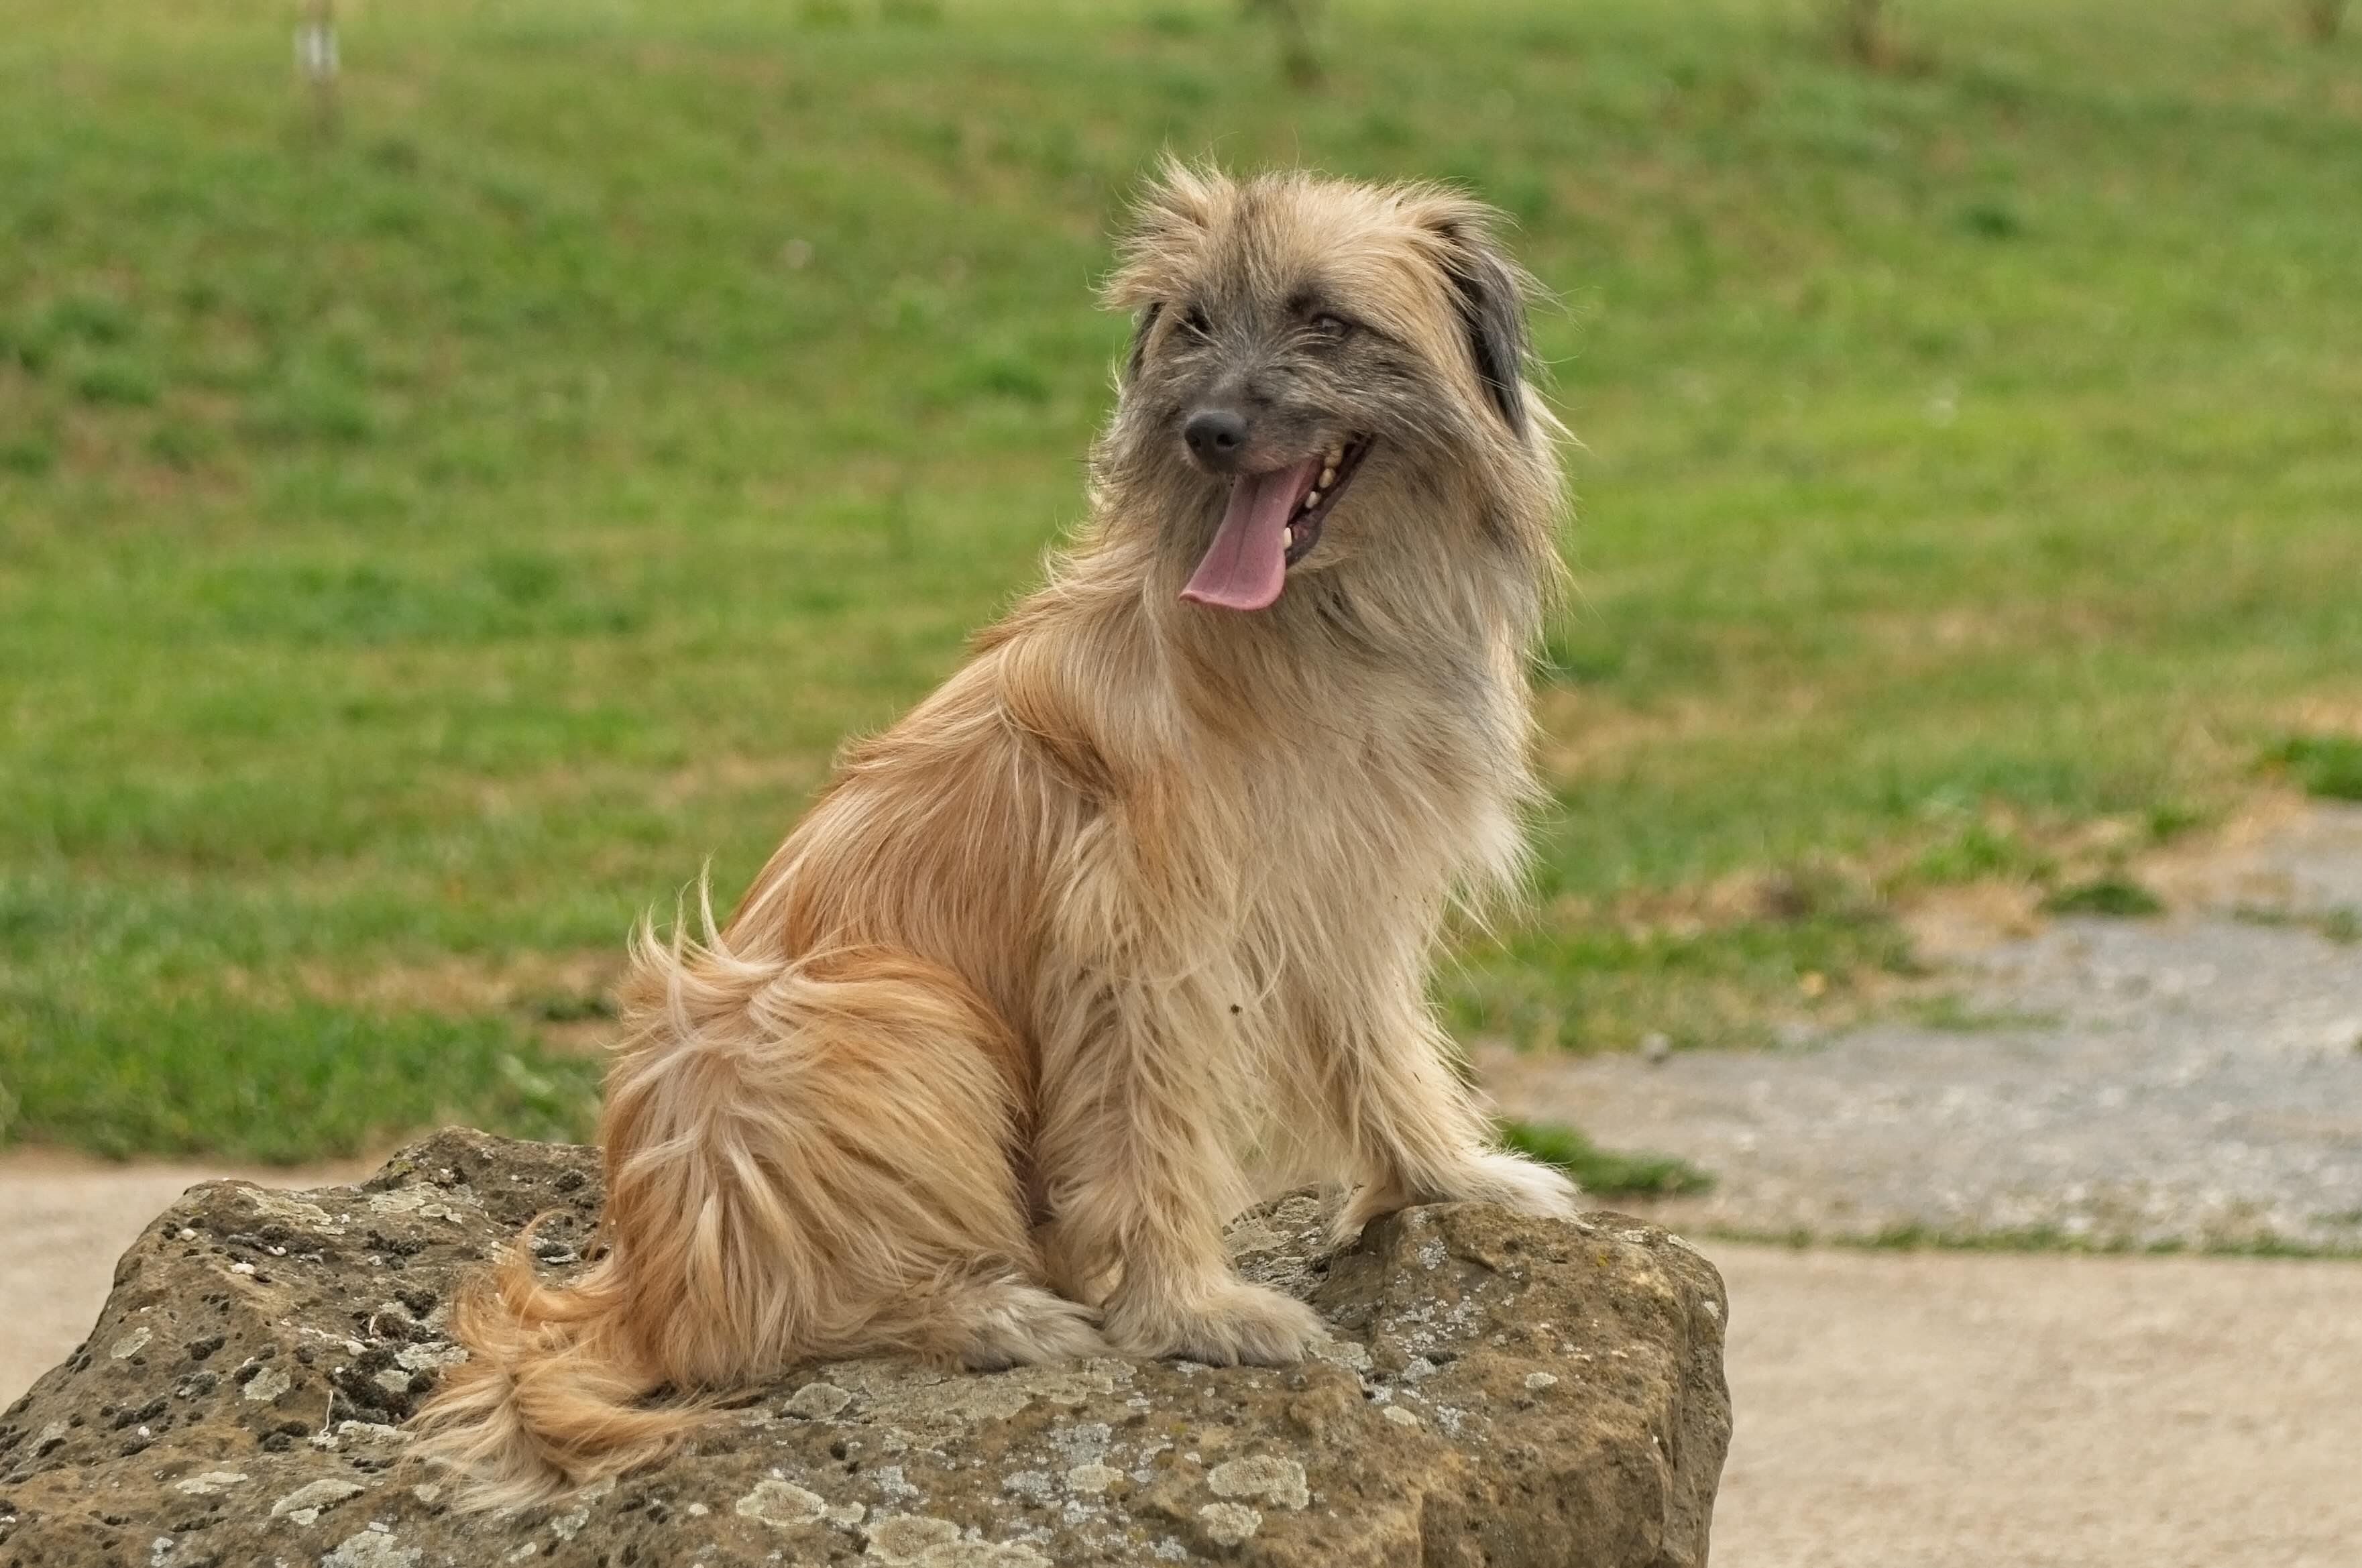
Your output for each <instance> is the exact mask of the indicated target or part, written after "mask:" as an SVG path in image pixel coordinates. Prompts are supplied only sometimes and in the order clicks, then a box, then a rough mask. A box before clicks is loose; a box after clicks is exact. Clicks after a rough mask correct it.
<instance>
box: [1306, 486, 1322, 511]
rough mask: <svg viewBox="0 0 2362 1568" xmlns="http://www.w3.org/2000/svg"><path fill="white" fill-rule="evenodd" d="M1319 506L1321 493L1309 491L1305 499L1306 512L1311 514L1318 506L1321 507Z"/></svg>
mask: <svg viewBox="0 0 2362 1568" xmlns="http://www.w3.org/2000/svg"><path fill="white" fill-rule="evenodd" d="M1319 504H1320V492H1319V491H1317V490H1315V491H1307V492H1306V493H1305V497H1304V510H1305V511H1307V512H1309V511H1311V510H1312V509H1313V508H1314V507H1316V506H1318V505H1319Z"/></svg>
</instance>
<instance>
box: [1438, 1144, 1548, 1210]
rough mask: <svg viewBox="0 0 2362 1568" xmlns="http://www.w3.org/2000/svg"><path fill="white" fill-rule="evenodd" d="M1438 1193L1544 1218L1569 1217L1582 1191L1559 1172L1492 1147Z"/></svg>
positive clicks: (1453, 1198) (1453, 1199)
mask: <svg viewBox="0 0 2362 1568" xmlns="http://www.w3.org/2000/svg"><path fill="white" fill-rule="evenodd" d="M1442 1196H1443V1197H1444V1198H1446V1199H1447V1200H1449V1201H1452V1202H1458V1203H1497V1204H1499V1205H1500V1206H1501V1207H1502V1208H1504V1209H1510V1210H1512V1211H1514V1212H1516V1213H1518V1214H1531V1215H1534V1216H1537V1217H1538V1218H1540V1219H1544V1220H1572V1219H1573V1218H1574V1216H1575V1215H1576V1214H1577V1213H1578V1212H1579V1211H1580V1210H1581V1209H1582V1203H1581V1198H1582V1196H1583V1193H1582V1189H1581V1188H1579V1187H1576V1186H1575V1185H1574V1183H1573V1182H1572V1181H1570V1180H1568V1179H1567V1177H1566V1175H1565V1173H1564V1172H1562V1171H1556V1170H1552V1169H1551V1167H1550V1166H1548V1165H1540V1164H1538V1163H1536V1162H1535V1161H1532V1160H1529V1159H1528V1158H1526V1157H1525V1156H1524V1155H1523V1154H1510V1153H1509V1152H1508V1151H1507V1150H1506V1149H1493V1150H1488V1151H1487V1152H1485V1153H1484V1154H1478V1155H1476V1156H1475V1157H1474V1158H1473V1159H1471V1160H1470V1161H1469V1162H1468V1164H1467V1165H1465V1166H1463V1167H1462V1169H1461V1170H1460V1171H1458V1172H1456V1173H1455V1174H1454V1176H1453V1178H1452V1180H1451V1187H1450V1190H1448V1191H1447V1192H1445V1193H1444V1194H1443V1195H1442Z"/></svg>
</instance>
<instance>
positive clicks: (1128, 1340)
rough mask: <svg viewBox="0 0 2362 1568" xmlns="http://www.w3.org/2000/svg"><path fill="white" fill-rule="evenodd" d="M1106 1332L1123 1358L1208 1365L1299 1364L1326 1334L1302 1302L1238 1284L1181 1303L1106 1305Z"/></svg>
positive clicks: (1156, 1301) (1116, 1303) (1252, 1286)
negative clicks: (1194, 1362)
mask: <svg viewBox="0 0 2362 1568" xmlns="http://www.w3.org/2000/svg"><path fill="white" fill-rule="evenodd" d="M1105 1331H1106V1333H1107V1337H1108V1339H1109V1342H1111V1343H1113V1344H1114V1346H1115V1347H1116V1349H1118V1350H1120V1351H1121V1352H1123V1353H1125V1354H1126V1355H1136V1356H1142V1357H1165V1356H1171V1357H1176V1358H1178V1359H1181V1360H1185V1361H1197V1362H1203V1363H1205V1364H1207V1365H1209V1366H1231V1365H1235V1364H1238V1363H1241V1362H1244V1363H1247V1364H1251V1365H1255V1366H1283V1365H1286V1364H1288V1363H1291V1362H1298V1361H1302V1360H1303V1359H1304V1357H1305V1355H1306V1354H1307V1353H1308V1351H1309V1350H1310V1348H1311V1346H1312V1344H1313V1343H1314V1342H1316V1341H1319V1340H1322V1339H1325V1338H1327V1337H1328V1333H1329V1331H1328V1329H1327V1328H1326V1326H1324V1325H1323V1324H1322V1323H1321V1321H1320V1315H1319V1313H1317V1312H1315V1311H1313V1310H1312V1309H1311V1308H1309V1307H1307V1306H1306V1305H1305V1304H1304V1303H1303V1302H1301V1301H1298V1300H1297V1299H1296V1298H1294V1297H1288V1296H1282V1295H1281V1294H1280V1293H1279V1292H1278V1291H1276V1290H1266V1289H1264V1287H1263V1286H1259V1285H1248V1284H1245V1283H1244V1282H1236V1283H1233V1284H1231V1285H1230V1286H1225V1287H1224V1288H1223V1289H1221V1290H1220V1291H1219V1292H1217V1293H1216V1294H1214V1295H1212V1296H1209V1297H1194V1298H1192V1299H1190V1300H1188V1301H1186V1302H1185V1301H1173V1300H1162V1299H1151V1300H1135V1301H1121V1300H1119V1301H1116V1302H1111V1303H1109V1307H1108V1311H1107V1320H1106V1323H1105Z"/></svg>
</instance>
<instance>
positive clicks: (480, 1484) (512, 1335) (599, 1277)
mask: <svg viewBox="0 0 2362 1568" xmlns="http://www.w3.org/2000/svg"><path fill="white" fill-rule="evenodd" d="M701 890H702V889H701ZM703 914H704V921H703V926H704V929H703V933H702V936H703V940H702V941H700V942H696V943H691V942H690V941H689V939H688V937H687V934H686V928H687V926H688V922H686V921H677V922H676V923H675V929H674V935H673V938H672V940H671V941H669V942H667V941H664V940H661V939H659V938H658V937H657V935H656V933H655V931H654V928H653V926H652V925H651V924H650V923H649V922H642V924H641V926H640V929H639V930H638V931H637V932H636V933H635V934H634V939H633V944H632V967H631V973H630V975H629V977H627V979H626V980H625V982H624V987H623V994H624V1003H625V1019H626V1023H625V1030H624V1040H623V1043H622V1045H621V1048H620V1049H619V1050H618V1052H617V1054H616V1059H615V1065H614V1066H613V1069H612V1070H611V1071H610V1072H609V1074H608V1080H607V1086H606V1087H607V1103H606V1108H605V1113H604V1116H603V1119H602V1129H601V1142H602V1144H603V1145H604V1146H605V1149H606V1165H607V1172H606V1175H607V1193H606V1215H605V1222H604V1224H603V1226H602V1239H603V1240H604V1241H605V1242H606V1243H607V1244H608V1246H609V1248H610V1250H609V1252H608V1253H607V1254H606V1255H605V1256H604V1257H602V1258H601V1259H600V1260H599V1261H598V1262H596V1263H594V1264H591V1266H590V1269H589V1270H588V1271H587V1272H586V1273H585V1274H584V1275H583V1276H582V1277H581V1278H580V1279H579V1280H578V1281H576V1282H575V1283H573V1284H571V1285H568V1286H550V1285H545V1284H543V1283H541V1282H540V1281H539V1280H538V1279H536V1278H535V1274H534V1266H533V1257H532V1250H531V1241H532V1232H531V1230H530V1228H528V1230H527V1232H526V1234H525V1236H524V1238H523V1239H521V1240H520V1241H519V1242H517V1243H516V1245H515V1246H514V1247H513V1248H512V1249H511V1250H510V1251H509V1253H507V1254H506V1255H505V1256H504V1257H503V1258H502V1260H501V1261H500V1262H499V1263H498V1264H495V1265H494V1267H493V1269H492V1270H491V1274H490V1275H489V1276H488V1277H485V1278H482V1279H480V1280H479V1281H477V1282H476V1283H475V1284H474V1285H473V1286H472V1287H470V1288H469V1290H468V1291H467V1292H466V1293H464V1294H463V1295H462V1296H461V1297H460V1298H459V1300H458V1303H457V1304H456V1305H455V1307H454V1309H453V1315H452V1324H451V1332H452V1335H453V1337H454V1338H455V1339H456V1340H458V1342H459V1343H460V1344H462V1345H464V1346H465V1347H466V1348H467V1350H468V1352H469V1359H468V1360H467V1361H466V1362H465V1363H463V1364H459V1365H457V1366H454V1367H452V1368H451V1369H450V1370H449V1372H448V1373H447V1374H446V1375H445V1378H444V1383H443V1386H442V1387H441V1389H440V1390H438V1391H437V1393H436V1396H435V1397H434V1398H433V1399H432V1400H431V1401H430V1402H429V1403H428V1404H427V1406H426V1407H425V1409H423V1410H422V1411H421V1412H420V1413H419V1415H418V1418H417V1421H416V1425H417V1427H418V1429H419V1430H420V1433H421V1436H422V1439H423V1441H422V1442H421V1443H420V1448H419V1455H420V1457H421V1458H422V1459H424V1460H425V1461H426V1462H427V1463H430V1464H438V1465H442V1466H447V1467H450V1468H453V1469H456V1470H458V1472H459V1473H460V1474H462V1475H463V1476H464V1477H465V1482H464V1487H463V1490H462V1491H461V1493H460V1495H459V1499H458V1500H459V1502H460V1504H461V1506H462V1507H487V1508H489V1507H520V1506H525V1505H530V1504H535V1503H542V1502H547V1501H550V1500H552V1499H554V1498H556V1497H557V1496H561V1495H563V1494H564V1493H565V1492H567V1491H568V1490H569V1489H571V1488H573V1487H577V1486H580V1485H586V1484H588V1483H590V1482H593V1481H597V1480H600V1479H602V1478H604V1477H606V1476H610V1475H615V1474H622V1473H623V1472H624V1471H627V1470H630V1469H634V1468H635V1467H637V1466H638V1465H641V1464H643V1463H649V1462H652V1461H654V1460H657V1459H660V1458H662V1457H663V1456H664V1455H665V1453H667V1452H669V1451H670V1450H671V1449H672V1447H673V1446H674V1445H675V1444H677V1443H678V1442H679V1441H680V1440H681V1438H682V1437H683V1436H684V1435H686V1434H687V1433H688V1432H689V1431H690V1430H691V1429H692V1428H694V1427H695V1426H696V1425H697V1424H698V1423H699V1422H700V1421H701V1419H704V1417H705V1416H706V1415H707V1414H708V1413H709V1411H710V1409H711V1408H712V1404H711V1400H710V1399H703V1398H701V1397H698V1395H697V1392H696V1391H697V1390H699V1389H701V1388H705V1387H711V1386H715V1385H718V1384H723V1383H727V1382H729V1381H732V1380H734V1379H736V1378H742V1377H744V1376H745V1375H747V1374H749V1373H750V1372H752V1371H753V1370H755V1368H756V1366H757V1365H758V1364H760V1363H761V1362H762V1360H763V1359H764V1358H765V1357H766V1356H767V1355H776V1354H778V1353H784V1352H786V1351H787V1350H788V1349H789V1345H790V1342H792V1340H793V1339H794V1337H795V1333H796V1329H797V1327H798V1325H799V1322H800V1320H801V1319H802V1317H803V1314H802V1313H800V1311H799V1310H798V1308H799V1307H800V1301H799V1300H798V1299H797V1297H798V1295H799V1294H800V1293H799V1292H798V1291H797V1290H795V1289H794V1288H793V1287H792V1286H790V1285H789V1282H788V1281H786V1280H783V1279H782V1278H781V1276H780V1275H781V1268H782V1265H786V1266H790V1267H793V1266H798V1265H803V1266H809V1265H810V1264H812V1263H813V1262H815V1261H816V1260H814V1259H813V1258H812V1256H811V1245H810V1239H809V1237H807V1236H803V1235H800V1234H799V1233H798V1232H799V1231H800V1229H801V1227H799V1226H798V1225H796V1224H795V1223H794V1222H793V1217H792V1216H791V1215H790V1214H789V1212H788V1210H787V1208H786V1206H785V1205H784V1204H783V1203H782V1201H781V1194H780V1187H781V1185H782V1178H783V1177H784V1176H788V1175H789V1174H790V1173H789V1172H786V1171H783V1170H781V1169H779V1168H778V1165H779V1162H778V1160H777V1158H776V1157H775V1156H776V1152H777V1150H776V1145H777V1143H778V1140H777V1136H776V1125H775V1124H776V1121H777V1119H778V1116H779V1114H780V1111H781V1110H782V1106H783V1100H784V1101H785V1104H786V1105H788V1106H792V1105H793V1099H792V1098H789V1097H788V1096H786V1095H784V1094H783V1090H787V1089H789V1088H791V1087H792V1086H789V1085H782V1084H779V1083H776V1082H767V1081H759V1080H761V1079H764V1078H766V1077H776V1076H777V1075H778V1065H779V1064H780V1063H782V1062H784V1061H790V1060H792V1059H793V1058H794V1057H795V1056H796V1055H797V1052H796V1051H795V1048H794V1044H793V1043H792V1042H779V1041H778V1040H777V1039H776V1038H775V1037H774V1035H773V1033H772V1031H773V1030H774V1029H777V1028H778V1027H780V1026H782V1025H783V1024H785V1022H786V1021H784V1020H780V1019H778V1018H777V1017H770V1018H765V1017H764V1016H763V1014H764V1013H765V1012H766V1011H767V1009H765V1008H764V1007H763V1006H762V1005H761V1004H762V1002H763V1001H764V999H766V998H767V997H771V996H774V995H775V994H776V992H777V990H778V987H779V984H780V981H781V978H782V976H783V975H784V974H785V972H786V971H787V970H788V969H789V964H788V963H787V962H786V961H785V960H783V959H774V960H771V961H768V962H763V961H758V960H751V959H748V958H745V957H742V956H741V955H737V954H735V953H734V952H732V951H731V949H730V948H729V947H728V946H727V945H725V944H724V943H723V939H722V938H721V936H720V935H719V934H718V933H716V932H715V930H714V927H713V915H712V909H711V908H710V907H707V908H705V909H704V910H703ZM765 1024H768V1025H769V1026H770V1027H769V1028H766V1027H764V1025H765ZM766 1058H767V1059H768V1062H769V1064H770V1068H769V1071H768V1072H766V1071H765V1069H764V1063H765V1059H766ZM765 1145H770V1147H766V1146H765ZM668 1386H669V1387H670V1388H672V1389H674V1390H676V1397H673V1398H671V1399H668V1400H667V1401H665V1402H663V1403H657V1402H655V1401H653V1400H652V1398H651V1396H654V1395H656V1394H657V1393H658V1392H659V1391H660V1390H664V1389H666V1388H668Z"/></svg>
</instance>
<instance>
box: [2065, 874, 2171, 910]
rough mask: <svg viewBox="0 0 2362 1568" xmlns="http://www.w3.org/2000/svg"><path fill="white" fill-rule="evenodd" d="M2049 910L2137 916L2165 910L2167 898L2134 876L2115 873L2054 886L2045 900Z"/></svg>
mask: <svg viewBox="0 0 2362 1568" xmlns="http://www.w3.org/2000/svg"><path fill="white" fill-rule="evenodd" d="M2042 908H2043V911H2044V912H2045V913H2047V914H2090V915H2107V916H2110V917H2113V918H2114V919H2118V920H2135V919H2138V918H2139V917H2141V916H2143V915H2153V914H2160V913H2162V912H2164V910H2165V904H2164V901H2163V900H2160V899H2158V896H2157V895H2156V894H2155V893H2152V892H2150V891H2149V890H2148V889H2147V888H2144V887H2142V886H2141V885H2140V884H2139V883H2138V882H2136V881H2134V880H2133V879H2132V878H2129V877H2126V876H2123V875H2121V874H2116V873H2112V874H2110V875H2108V876H2104V877H2094V878H2092V879H2091V880H2090V881H2088V882H2075V883H2071V884H2070V885H2069V886H2067V887H2064V888H2059V889H2054V890H2053V891H2052V892H2051V893H2050V894H2049V895H2048V896H2047V898H2045V899H2044V900H2042Z"/></svg>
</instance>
